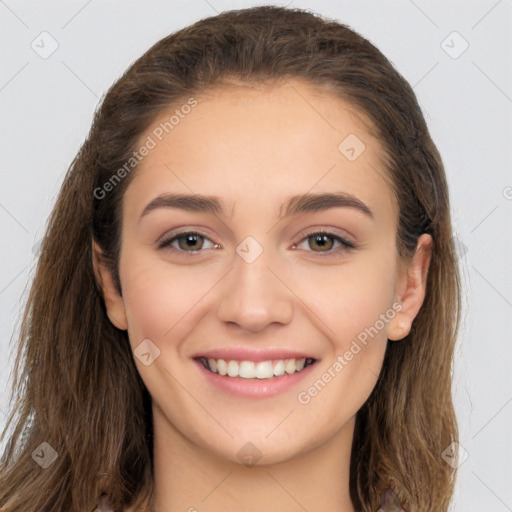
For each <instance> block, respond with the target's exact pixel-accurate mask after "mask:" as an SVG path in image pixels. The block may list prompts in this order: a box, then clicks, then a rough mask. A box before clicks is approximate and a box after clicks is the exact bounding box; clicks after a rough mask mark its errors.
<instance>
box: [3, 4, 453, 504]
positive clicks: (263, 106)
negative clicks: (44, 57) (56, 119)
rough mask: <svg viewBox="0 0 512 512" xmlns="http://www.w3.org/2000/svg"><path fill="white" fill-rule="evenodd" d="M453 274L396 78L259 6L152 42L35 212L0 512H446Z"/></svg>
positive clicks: (373, 61)
mask: <svg viewBox="0 0 512 512" xmlns="http://www.w3.org/2000/svg"><path fill="white" fill-rule="evenodd" d="M459 295H460V291H459V275H458V268H457V261H456V257H455V251H454V244H453V241H452V236H451V219H450V208H449V199H448V190H447V184H446V178H445V173H444V169H443V164H442V161H441V158H440V155H439V153H438V151H437V149H436V147H435V145H434V143H433V142H432V140H431V138H430V135H429V132H428V129H427V126H426V123H425V120H424V118H423V116H422V113H421V110H420V108H419V106H418V103H417V101H416V98H415V95H414V93H413V91H412V89H411V87H410V86H409V84H408V83H407V82H406V81H405V80H404V79H403V77H401V75H400V74H399V73H398V72H397V71H396V70H395V69H394V68H393V66H392V65H391V64H390V62H389V61H388V60H387V59H386V58H385V57H384V56H383V55H382V54H381V53H380V52H379V51H378V50H377V49H376V48H375V47H374V46H373V45H372V44H371V43H370V42H368V41H367V40H365V39H364V38H362V37H361V36H360V35H358V34H357V33H356V32H354V31H353V30H351V29H349V28H348V27H347V26H345V25H342V24H340V23H338V22H335V21H330V20H326V19H322V18H321V17H319V16H317V15H314V14H312V13H309V12H306V11H301V10H299V9H285V8H279V7H255V8H251V9H244V10H239V11H230V12H225V13H222V14H219V15H218V16H215V17H212V18H207V19H204V20H201V21H199V22H197V23H195V24H194V25H192V26H190V27H187V28H185V29H183V30H181V31H179V32H177V33H175V34H172V35H170V36H168V37H166V38H164V39H162V40H161V41H159V42H158V43H157V44H155V45H154V46H153V47H152V48H151V49H150V50H148V51H147V52H146V53H145V54H144V55H143V56H142V57H141V58H140V59H138V60H137V61H136V62H135V63H134V64H133V65H132V66H131V67H130V68H129V69H128V70H127V71H126V72H125V74H124V75H123V76H122V77H121V78H120V79H119V80H118V81H117V82H116V83H115V84H114V85H113V87H112V88H111V89H110V90H109V92H108V94H107V95H106V96H105V98H104V100H103V102H102V104H101V106H100V108H99V109H98V111H97V112H96V114H95V118H94V122H93V126H92V128H91V130H90V133H89V136H88V137H87V139H86V141H85V142H84V144H83V146H82V147H81V149H80V151H79V152H78V155H77V156H76V158H75V160H74V161H73V163H72V165H71V167H70V169H69V171H68V174H67V176H66V178H65V180H64V184H63V186H62V189H61V191H60V194H59V197H58V200H57V202H56V205H55V208H54V210H53V213H52V215H51V217H50V220H49V225H48V229H47V233H46V236H45V238H44V243H43V245H42V250H41V256H40V260H39V263H38V268H37V273H36V276H35V279H34V282H33V284H32V289H31V293H30V296H29V299H28V304H27V307H26V311H25V316H24V320H23V325H22V330H21V337H20V344H19V351H18V355H17V359H16V365H15V370H16V371H15V379H14V383H15V384H14V389H13V391H14V392H15V394H16V397H17V402H16V407H15V409H14V410H13V411H12V413H11V417H10V423H9V425H10V424H11V423H14V424H15V428H14V430H13V433H12V436H11V438H10V439H11V442H10V443H9V445H8V447H7V449H6V452H5V454H4V457H3V463H2V467H1V470H0V489H1V490H0V508H1V509H2V510H5V511H8V512H17V511H22V510H23V511H24V512H26V511H32V510H34V511H35V510H37V511H42V510H45V511H63V510H66V511H70V510H72V511H75V510H76V511H83V510H87V511H89V510H91V509H93V508H96V505H97V504H98V503H99V500H100V496H102V497H101V503H102V504H101V505H100V508H101V509H102V510H106V509H107V508H110V507H111V508H112V510H116V511H117V510H128V511H139V510H149V511H175V510H176V511H178V510H189V511H193V510H200V511H219V510H223V511H230V510H234V509H236V510H240V509H241V508H242V509H244V510H248V509H250V510H258V511H259V510H280V511H283V510H286V511H288V510H290V511H291V510H326V511H333V512H334V511H347V512H348V511H354V510H358V511H359V510H364V511H375V510H377V509H380V510H387V511H391V510H399V509H400V508H401V507H403V509H405V510H408V511H416V510H418V511H420V510H421V511H422V512H424V511H425V512H426V511H436V512H439V511H446V510H447V509H448V505H449V502H450V499H451V496H452V492H453V485H454V476H455V469H454V468H453V467H452V466H455V464H452V465H449V464H447V463H446V462H445V460H444V459H443V456H442V454H443V452H444V451H445V450H446V449H449V447H450V446H453V443H456V441H457V439H458V434H457V425H456V419H455V415H454V411H453V405H452V398H451V363H452V358H453V347H454V342H455V338H456V334H457V328H458V321H459V301H460V298H459Z"/></svg>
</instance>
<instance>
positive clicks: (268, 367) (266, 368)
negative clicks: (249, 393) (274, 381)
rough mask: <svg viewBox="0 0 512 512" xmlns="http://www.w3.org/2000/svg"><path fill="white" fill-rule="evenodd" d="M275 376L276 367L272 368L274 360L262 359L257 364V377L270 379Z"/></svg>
mask: <svg viewBox="0 0 512 512" xmlns="http://www.w3.org/2000/svg"><path fill="white" fill-rule="evenodd" d="M273 376H274V368H272V361H262V362H261V363H258V364H257V365H256V377H258V379H270V377H273Z"/></svg>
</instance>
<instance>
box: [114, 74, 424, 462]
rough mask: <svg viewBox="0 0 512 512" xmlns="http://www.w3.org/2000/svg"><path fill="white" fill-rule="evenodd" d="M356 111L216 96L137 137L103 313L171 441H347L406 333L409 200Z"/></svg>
mask: <svg viewBox="0 0 512 512" xmlns="http://www.w3.org/2000/svg"><path fill="white" fill-rule="evenodd" d="M184 105H189V107H185V106H184ZM348 107H349V105H348V104H347V103H345V102H343V101H342V100H340V99H339V98H337V97H335V96H334V95H331V94H329V93H326V92H319V91H315V90H314V89H312V88H311V87H308V86H307V85H306V84H305V83H304V82H301V81H299V80H293V81H292V80H290V81H288V82H286V83H284V84H283V85H279V86H276V85H274V86H268V87H261V86H258V87H251V88H249V87H239V88H234V87H229V88H228V87H224V88H217V89H214V90H210V91H209V92H208V94H204V95H197V96H195V97H194V99H193V100H189V99H188V98H186V99H185V100H184V101H183V105H182V106H180V105H178V106H177V107H174V108H172V109H169V111H167V112H163V113H162V115H161V116H160V118H159V119H157V121H156V122H155V123H154V124H153V125H152V126H151V128H150V129H149V130H148V131H147V132H146V133H145V134H144V135H143V136H142V137H141V139H140V141H141V146H142V145H146V147H147V148H148V150H147V151H144V150H143V151H141V152H140V155H139V156H141V155H142V153H147V154H146V155H145V156H141V161H140V163H139V167H138V169H137V174H136V175H135V176H134V179H133V181H132V182H131V183H130V185H129V187H128V188H127V191H126V194H125V197H124V203H123V227H122V245H121V256H120V267H119V269H120V279H121V286H122V297H117V298H116V297H114V295H113V294H112V293H111V294H110V295H109V296H108V297H107V299H106V301H107V307H108V311H109V316H110V318H111V320H112V321H113V322H114V323H115V324H116V325H117V326H118V327H120V328H122V329H127V330H128V334H129V339H130V344H131V346H132V348H133V350H134V360H135V363H136V366H137V369H138V371H139V373H140V375H141V377H142V379H143V381H144V383H145V384H146V386H147V388H148V390H149V392H150V394H151V396H152V399H153V409H154V422H155V430H157V431H159V432H161V433H162V432H166V433H167V434H168V435H169V439H170V438H174V439H177V438H180V439H181V440H182V441H184V442H185V443H188V444H189V445H190V446H195V447H198V448H200V449H201V450H206V451H207V452H210V453H211V454H214V455H217V456H220V457H222V458H224V459H228V460H232V461H235V462H240V461H242V462H244V461H248V460H252V461H253V462H258V459H260V460H261V463H274V462H279V461H285V460H288V459H290V458H292V457H297V456H299V455H302V454H305V453H306V452H308V451H309V450H311V449H312V448H314V447H317V446H319V445H321V444H323V443H326V442H327V441H329V440H332V439H335V438H336V437H339V436H343V435H346V434H347V432H351V429H352V428H353V419H354V417H355V414H356V412H357V411H358V409H359V408H360V407H361V406H362V405H363V403H364V402H365V400H366V399H367V398H368V396H369V394H370V392H371V391H372V389H373V387H374V386H375V383H376V381H377V377H378V374H379V371H380V369H381V365H382V361H383V357H384V353H385V349H386V343H387V339H388V337H389V338H390V339H400V338H402V337H403V336H405V335H406V334H407V332H408V329H409V327H410V321H412V318H413V317H414V315H415V313H416V311H417V307H419V304H417V307H416V308H415V306H414V304H416V303H414V304H413V305H412V306H411V305H408V306H407V307H404V303H402V304H400V299H402V300H403V299H404V294H406V295H407V279H406V272H403V271H402V267H403V266H402V265H401V264H400V261H399V259H398V256H397V251H396V236H395V235H396V230H397V216H398V208H397V204H396V200H395V199H394V196H393V194H392V192H391V190H390V188H389V185H388V183H387V182H386V180H385V178H384V168H383V164H382V161H381V158H382V153H381V148H380V147H379V143H378V141H377V140H376V139H374V138H373V137H372V136H371V135H370V134H369V133H368V131H367V130H366V129H365V128H364V126H363V124H362V123H361V122H359V121H358V119H357V117H355V116H354V114H353V111H351V110H349V109H348ZM176 111H177V112H176ZM173 115H174V118H172V120H171V121H169V120H170V118H171V116H173ZM166 123H167V124H166ZM163 127H165V128H163ZM404 268H405V267H404ZM419 290H420V291H421V286H420V287H419ZM412 293H414V292H412ZM408 297H409V296H408ZM408 300H409V299H408ZM207 367H208V368H207ZM301 368H302V369H301ZM225 372H228V373H227V374H226V375H222V374H223V373H225ZM240 373H241V375H240Z"/></svg>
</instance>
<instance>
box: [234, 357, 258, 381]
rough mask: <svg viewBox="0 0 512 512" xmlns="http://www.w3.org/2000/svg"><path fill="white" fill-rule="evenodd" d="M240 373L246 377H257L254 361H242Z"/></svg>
mask: <svg viewBox="0 0 512 512" xmlns="http://www.w3.org/2000/svg"><path fill="white" fill-rule="evenodd" d="M238 375H239V376H240V377H243V378H244V379H254V377H256V368H255V367H254V363H253V362H252V361H242V362H241V363H240V370H239V371H238Z"/></svg>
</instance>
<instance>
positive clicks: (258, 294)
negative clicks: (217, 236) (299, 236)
mask: <svg viewBox="0 0 512 512" xmlns="http://www.w3.org/2000/svg"><path fill="white" fill-rule="evenodd" d="M236 252H237V254H236V255H235V256H234V260H233V270H232V271H231V272H230V273H229V275H228V276H227V280H226V282H225V284H224V286H223V287H222V291H221V294H222V296H221V298H220V304H219V307H218V310H217V314H218V318H219V320H221V321H223V322H230V323H235V324H238V325H239V326H240V327H241V328H243V329H245V330H249V331H259V330H262V329H264V328H265V326H266V325H268V324H271V323H280V324H286V323H289V322H290V321H291V319H292V317H293V294H292V293H290V291H289V290H288V289H287V287H286V286H285V285H284V284H283V283H282V282H281V281H280V279H278V278H277V277H276V275H274V272H275V270H274V268H273V267H276V265H275V261H272V260H273V258H272V252H271V251H270V250H263V247H262V246H261V245H260V244H259V243H257V242H256V241H255V240H254V239H251V237H247V239H245V240H244V241H243V242H242V243H240V244H239V245H238V247H237V249H236ZM269 267H270V268H272V269H273V270H274V271H271V270H270V268H269Z"/></svg>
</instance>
